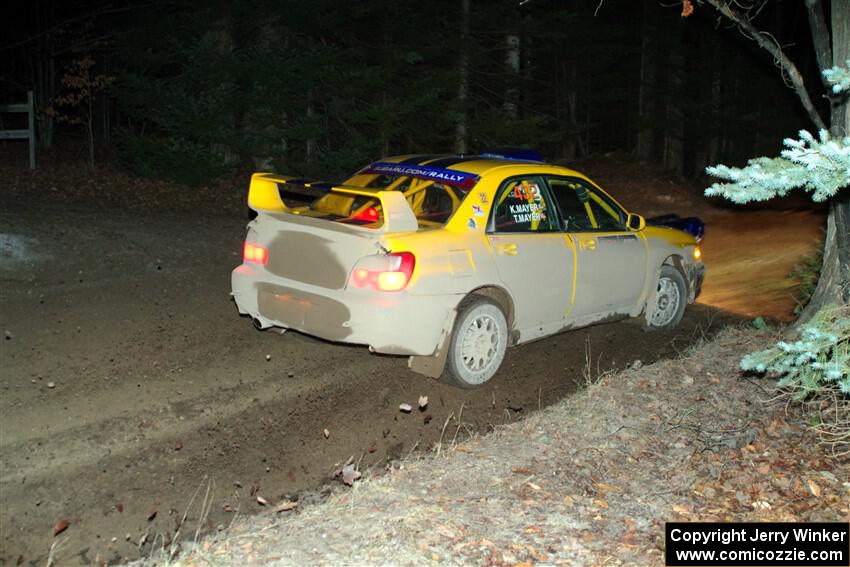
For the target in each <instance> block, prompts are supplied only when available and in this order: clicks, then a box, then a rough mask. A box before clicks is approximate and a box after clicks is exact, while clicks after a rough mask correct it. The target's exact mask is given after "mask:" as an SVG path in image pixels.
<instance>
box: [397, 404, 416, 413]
mask: <svg viewBox="0 0 850 567" xmlns="http://www.w3.org/2000/svg"><path fill="white" fill-rule="evenodd" d="M398 409H400V410H401V411H403V412H404V413H410V412H412V411H413V408H412V407H411V406H410V404H401V405H399V406H398Z"/></svg>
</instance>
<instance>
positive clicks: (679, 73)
mask: <svg viewBox="0 0 850 567" xmlns="http://www.w3.org/2000/svg"><path fill="white" fill-rule="evenodd" d="M683 25H684V24H683ZM670 36H671V37H670V40H671V43H670V46H669V55H668V66H667V105H666V110H665V129H664V168H665V169H666V170H668V171H672V172H675V173H677V174H679V175H681V174H682V173H683V166H684V159H685V158H684V143H685V141H684V138H685V114H684V111H683V109H682V101H683V100H684V92H683V90H684V74H685V53H684V46H683V45H682V25H678V26H673V28H672V30H671V31H670Z"/></svg>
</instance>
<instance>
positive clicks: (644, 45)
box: [637, 0, 658, 160]
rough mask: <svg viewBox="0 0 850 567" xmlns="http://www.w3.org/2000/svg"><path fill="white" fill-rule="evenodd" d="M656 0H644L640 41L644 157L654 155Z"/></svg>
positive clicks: (641, 151) (639, 151)
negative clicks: (651, 11)
mask: <svg viewBox="0 0 850 567" xmlns="http://www.w3.org/2000/svg"><path fill="white" fill-rule="evenodd" d="M655 8H656V5H655V0H644V3H643V27H642V30H641V31H642V34H641V45H640V85H639V91H638V135H637V156H638V158H640V159H643V160H649V159H652V157H653V156H654V155H655V123H656V120H655V100H656V98H657V96H658V95H657V93H656V92H655V87H656V82H655V75H656V70H657V66H658V56H657V42H656V40H655V37H656V33H657V29H656V27H657V26H656V24H655V21H656V16H655V15H654V14H650V10H655Z"/></svg>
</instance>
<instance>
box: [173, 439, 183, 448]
mask: <svg viewBox="0 0 850 567" xmlns="http://www.w3.org/2000/svg"><path fill="white" fill-rule="evenodd" d="M182 448H183V441H181V440H180V439H178V440H177V442H176V443H174V450H175V451H179V450H180V449H182Z"/></svg>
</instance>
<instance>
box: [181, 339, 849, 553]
mask: <svg viewBox="0 0 850 567" xmlns="http://www.w3.org/2000/svg"><path fill="white" fill-rule="evenodd" d="M765 340H766V337H765V335H764V334H762V333H757V332H755V331H752V330H741V329H730V330H727V331H724V332H723V333H721V335H720V336H719V338H718V339H716V340H714V341H711V342H707V343H705V344H704V345H703V346H702V347H701V348H700V349H698V350H696V351H694V352H691V353H689V354H688V355H687V356H685V357H684V358H680V359H677V360H668V361H663V362H659V363H657V364H654V365H651V366H646V367H643V368H640V369H632V370H628V371H625V372H622V373H619V374H617V375H606V376H601V377H599V379H598V380H597V379H596V377H595V376H593V375H592V374H591V371H592V370H593V368H592V367H593V357H592V356H591V353H590V352H589V351H588V353H587V361H588V364H587V369H586V374H587V377H584V378H585V380H586V381H587V382H588V383H589V386H588V387H587V388H586V389H584V390H583V391H582V392H580V393H579V394H577V395H575V396H573V397H572V398H570V399H568V400H565V401H564V402H562V403H560V404H557V405H555V406H551V407H549V408H546V409H544V410H542V411H540V412H537V413H535V414H534V415H532V416H530V417H529V418H528V419H525V420H523V421H521V422H517V423H513V424H509V425H505V426H500V427H494V431H493V433H492V434H490V435H487V436H484V437H475V438H471V439H468V440H466V441H465V442H462V443H458V442H457V437H458V436H459V435H462V434H463V432H464V428H463V422H462V413H463V408H459V410H458V412H457V417H456V418H455V417H454V414H453V415H452V416H450V419H447V420H446V423H445V424H444V425H443V437H444V439H443V441H441V443H440V445H438V447H437V449H436V450H435V452H434V453H433V454H431V455H429V456H424V457H422V456H416V457H410V458H409V459H407V460H406V461H404V462H401V463H398V464H397V465H396V466H395V467H393V468H391V469H390V470H389V471H387V472H386V473H385V474H383V475H380V476H377V477H375V478H367V479H366V480H365V481H361V482H358V483H355V485H354V487H353V488H352V489H350V490H344V491H338V492H336V493H335V494H334V495H332V496H331V497H329V499H328V500H327V501H325V502H324V503H319V504H314V505H303V506H299V508H298V511H297V512H295V513H286V514H291V515H288V516H286V515H278V516H274V515H264V516H258V517H253V518H245V519H243V520H242V521H239V522H236V523H235V524H234V525H233V526H232V527H231V528H230V529H229V530H227V531H226V532H224V533H221V534H217V535H214V536H211V537H208V538H206V539H204V540H203V541H201V542H198V543H192V544H189V545H187V552H186V553H185V554H184V555H183V556H182V557H181V558H179V559H178V560H177V561H176V562H175V563H174V564H175V565H183V566H194V565H268V564H274V565H351V564H356V565H361V564H369V565H389V564H392V565H428V564H439V565H466V564H517V563H521V562H525V561H529V562H533V563H537V562H542V563H546V564H571V565H591V564H592V565H601V564H613V565H617V564H628V565H661V564H663V554H662V548H663V523H664V521H666V520H673V519H677V520H682V519H712V518H713V519H715V520H718V519H736V520H743V519H746V520H751V521H766V520H770V519H785V518H787V517H788V516H787V515H786V513H785V512H784V511H783V512H781V514H782V515H780V512H779V510H780V508H781V506H780V503H779V502H775V503H774V508H773V510H775V511H776V514H777V515H776V516H771V515H770V508H769V507H768V508H765V507H764V505H763V503H762V504H760V506H761V507H758V506H755V504H754V505H753V506H750V505H749V502H748V501H746V499H747V498H748V496H747V495H746V494H743V495H742V496H738V497H737V498H738V499H739V500H740V501H739V500H736V499H735V498H731V501H727V499H726V498H725V497H724V496H723V494H724V493H723V491H722V487H723V486H725V485H727V484H728V485H729V486H732V487H733V492H732V494H735V492H734V487H735V483H734V482H733V481H729V480H727V477H729V475H730V474H731V473H730V471H732V472H734V471H736V470H738V469H737V468H736V467H740V466H742V465H741V463H742V462H743V461H742V457H741V455H751V454H752V455H756V453H752V452H753V451H756V450H758V448H759V447H760V446H761V445H759V444H760V443H763V442H762V441H761V439H762V436H763V435H766V434H763V433H762V431H763V430H762V429H760V428H761V427H762V426H761V425H759V424H763V423H765V422H766V421H770V420H771V419H772V420H774V421H775V415H776V414H777V413H779V414H781V411H782V408H781V407H779V408H778V409H777V407H776V406H775V405H771V404H769V403H759V402H758V401H754V400H758V399H764V398H768V397H770V396H772V395H774V394H775V391H774V390H773V389H772V387H771V386H770V384H769V383H768V382H766V381H758V382H757V381H752V380H742V379H741V378H740V377H739V374H738V372H737V365H738V360H739V358H740V356H741V354H742V353H743V352H747V351H751V350H753V349H755V348H758V347H760V346H762V345H763V343H764V342H765ZM572 378H574V377H568V376H565V377H564V379H572ZM791 434H792V435H796V437H795V439H797V440H799V436H800V435H806V432H805V429H804V428H800V430H799V431H796V430H795V431H793V432H792V433H791ZM775 452H776V451H774V453H775ZM765 454H767V453H765ZM748 458H750V457H748ZM803 465H805V463H803ZM836 466H837V467H840V466H846V464H844V465H841V464H839V465H836ZM750 468H752V467H751V466H750V465H746V467H745V469H747V470H748V469H750ZM745 469H741V470H745ZM838 470H840V469H838ZM735 474H738V473H735ZM825 478H828V477H826V476H825ZM832 478H835V475H832ZM733 480H734V479H733ZM818 482H819V483H821V484H823V483H824V481H823V480H822V479H819V480H818ZM712 483H718V484H717V487H718V488H717V490H716V491H714V489H710V488H706V487H710V486H711V485H712ZM848 486H850V485H848ZM827 488H828V489H829V490H833V488H834V490H838V491H840V490H841V484H840V482H839V483H838V484H837V485H836V487H831V486H830V487H827ZM827 488H824V495H826V493H827ZM712 495H713V496H712ZM761 498H764V499H768V500H770V499H771V498H772V497H771V496H770V495H768V496H762V497H761ZM741 499H743V500H741ZM836 501H837V502H839V503H838V504H835V506H839V505H840V500H829V502H836ZM760 502H761V501H760ZM830 505H832V504H830ZM845 506H846V504H845ZM701 507H702V508H701ZM703 508H704V509H705V510H706V511H705V512H702V513H701V514H702V515H701V516H700V515H699V514H697V512H696V511H698V510H701V509H703ZM812 509H815V510H817V508H816V507H815V508H809V509H808V510H810V513H811V510H812ZM717 510H721V511H720V512H718V511H717ZM765 510H768V511H767V512H765ZM831 510H832V508H829V509H827V508H823V509H821V515H820V516H816V517H819V518H829V517H830V516H829V514H831V513H833V512H831ZM686 512H687V513H688V514H692V515H687V514H686ZM848 512H850V511H848Z"/></svg>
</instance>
